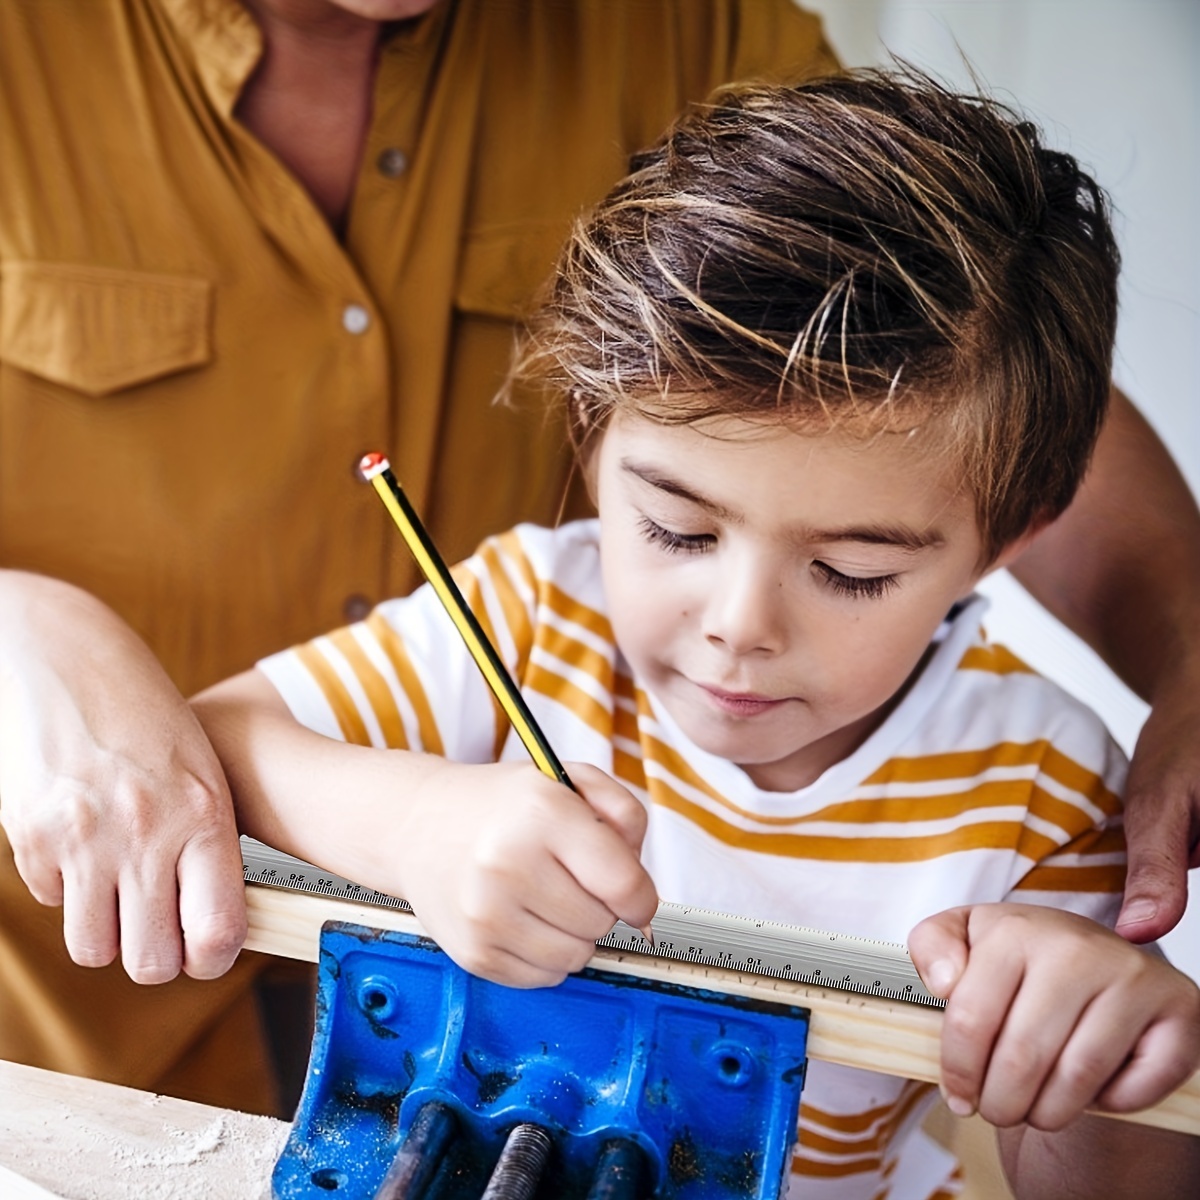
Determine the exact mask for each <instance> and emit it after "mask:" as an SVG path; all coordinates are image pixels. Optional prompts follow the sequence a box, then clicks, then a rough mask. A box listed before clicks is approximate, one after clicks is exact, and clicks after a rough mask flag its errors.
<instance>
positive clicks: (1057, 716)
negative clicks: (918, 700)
mask: <svg viewBox="0 0 1200 1200" xmlns="http://www.w3.org/2000/svg"><path fill="white" fill-rule="evenodd" d="M985 609H986V605H985V604H984V603H973V604H971V605H970V606H969V607H968V608H967V609H966V610H965V611H963V612H961V613H958V614H956V615H953V616H952V617H951V618H950V619H949V622H948V625H949V627H950V630H951V632H948V633H946V634H945V635H944V640H946V641H949V642H951V643H952V645H949V646H947V649H948V650H949V651H950V655H949V658H950V659H951V660H952V663H953V669H952V670H947V671H946V677H945V681H944V687H942V688H941V689H940V691H939V694H938V695H937V696H936V699H934V700H933V701H932V703H931V704H930V706H929V711H928V713H927V720H926V721H925V722H923V723H922V725H923V731H924V734H925V740H928V741H929V742H931V743H936V744H937V746H938V747H939V748H940V749H943V750H944V751H951V750H953V749H955V748H963V749H969V748H973V747H983V746H991V747H994V748H995V752H996V753H997V754H998V755H999V756H1000V757H1003V756H1004V755H1005V754H1010V755H1016V754H1018V753H1020V750H1021V748H1024V751H1025V753H1026V754H1028V753H1035V752H1036V753H1037V754H1038V756H1039V757H1042V758H1044V759H1045V760H1060V759H1061V760H1066V761H1070V762H1073V763H1074V764H1076V765H1077V766H1078V767H1079V768H1080V769H1082V770H1084V771H1086V772H1089V773H1094V774H1095V775H1097V776H1099V777H1101V778H1102V779H1103V780H1104V781H1105V783H1106V784H1107V786H1108V787H1109V788H1110V789H1112V790H1115V791H1118V792H1119V791H1120V790H1121V789H1123V787H1124V782H1125V775H1126V771H1127V761H1126V757H1125V754H1124V752H1123V751H1122V750H1121V748H1120V746H1119V745H1118V744H1117V742H1116V740H1115V739H1114V738H1113V736H1112V734H1111V733H1110V732H1109V730H1108V727H1107V726H1106V725H1105V723H1104V721H1103V719H1102V718H1101V717H1100V715H1099V714H1098V713H1097V712H1096V711H1095V710H1094V709H1093V708H1092V707H1091V706H1090V705H1088V704H1087V703H1086V702H1084V701H1083V700H1081V699H1080V698H1079V697H1077V696H1075V695H1073V694H1072V693H1071V692H1069V691H1067V689H1066V688H1064V687H1062V686H1061V685H1060V684H1058V683H1056V682H1055V681H1054V680H1052V679H1050V678H1048V677H1047V676H1045V675H1042V674H1040V673H1039V672H1038V671H1037V670H1035V669H1034V668H1033V667H1032V666H1030V665H1029V664H1028V663H1026V662H1025V661H1024V660H1023V659H1022V658H1020V657H1019V656H1018V655H1017V654H1015V653H1014V652H1013V651H1012V650H1011V649H1009V647H1008V646H1006V645H1004V644H1003V643H1000V642H993V641H991V640H990V639H989V637H988V635H987V632H986V627H985V624H984V621H983V615H984V612H985ZM959 622H962V623H963V624H962V627H960V628H958V629H957V630H955V629H954V627H955V626H956V625H957V624H958V623H959ZM955 633H956V634H957V636H955ZM949 666H950V663H949V662H948V663H947V667H949Z"/></svg>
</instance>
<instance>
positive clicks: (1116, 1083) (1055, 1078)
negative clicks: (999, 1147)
mask: <svg viewBox="0 0 1200 1200" xmlns="http://www.w3.org/2000/svg"><path fill="white" fill-rule="evenodd" d="M908 945H909V951H910V953H911V954H912V958H913V962H914V964H915V965H916V967H917V970H918V971H919V972H920V974H921V978H922V979H923V980H924V981H925V986H926V987H928V988H929V990H930V991H931V992H932V993H933V994H934V995H935V996H939V997H942V998H944V999H946V1001H947V1004H946V1018H945V1023H944V1025H943V1029H942V1091H943V1093H944V1095H945V1097H946V1104H947V1106H948V1107H949V1108H950V1110H951V1111H952V1112H954V1113H956V1114H957V1115H959V1116H966V1115H968V1114H970V1113H972V1112H975V1111H978V1112H979V1113H980V1114H981V1115H982V1116H983V1117H984V1119H985V1120H987V1121H990V1122H991V1123H992V1124H993V1125H999V1126H1002V1127H1003V1126H1010V1125H1016V1124H1018V1123H1020V1122H1028V1123H1029V1124H1030V1125H1032V1126H1034V1127H1035V1128H1037V1129H1043V1130H1048V1131H1054V1130H1059V1129H1062V1128H1063V1127H1064V1126H1065V1125H1067V1124H1069V1123H1070V1122H1071V1121H1073V1120H1074V1119H1075V1118H1076V1117H1078V1116H1079V1115H1080V1114H1081V1113H1082V1112H1083V1111H1084V1110H1085V1109H1086V1108H1089V1107H1096V1108H1101V1109H1107V1110H1109V1111H1112V1112H1131V1111H1134V1110H1136V1109H1139V1108H1145V1107H1147V1106H1148V1105H1151V1104H1154V1103H1156V1102H1157V1101H1158V1100H1160V1099H1162V1098H1163V1097H1164V1096H1166V1095H1167V1094H1168V1093H1170V1092H1172V1091H1174V1089H1175V1088H1177V1087H1178V1086H1179V1085H1180V1084H1181V1083H1183V1081H1184V1080H1185V1079H1186V1078H1187V1077H1188V1076H1189V1075H1190V1074H1191V1072H1192V1071H1193V1070H1194V1069H1195V1068H1196V1065H1197V1062H1200V990H1197V988H1196V985H1195V984H1194V983H1192V981H1191V980H1190V979H1188V978H1187V977H1186V976H1185V975H1182V974H1180V972H1178V971H1176V970H1175V969H1174V967H1172V966H1170V964H1168V963H1167V962H1165V961H1163V960H1162V959H1161V958H1158V957H1156V956H1154V955H1152V954H1149V953H1146V952H1145V951H1142V950H1138V949H1137V948H1136V947H1134V946H1131V945H1129V944H1128V943H1126V942H1124V941H1122V939H1121V938H1119V937H1117V935H1116V934H1114V933H1111V932H1110V931H1109V930H1107V929H1105V928H1104V927H1103V926H1101V925H1098V924H1097V923H1096V922H1094V921H1090V920H1088V919H1086V918H1085V917H1080V916H1076V915H1075V914H1073V913H1067V912H1062V911H1060V910H1058V909H1052V908H1043V907H1040V906H1036V905H1027V904H979V905H974V906H968V907H964V908H954V909H950V910H949V911H948V912H944V913H939V914H938V915H937V916H934V917H930V918H928V919H927V920H925V921H922V922H921V924H920V925H918V926H917V927H916V928H915V929H914V930H913V931H912V933H911V935H910V936H909V942H908Z"/></svg>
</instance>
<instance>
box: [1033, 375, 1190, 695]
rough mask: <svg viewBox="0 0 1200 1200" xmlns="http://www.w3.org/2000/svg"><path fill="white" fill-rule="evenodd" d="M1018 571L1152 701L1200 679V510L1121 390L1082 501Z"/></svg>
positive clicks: (1115, 394)
mask: <svg viewBox="0 0 1200 1200" xmlns="http://www.w3.org/2000/svg"><path fill="white" fill-rule="evenodd" d="M1011 569H1012V573H1013V574H1014V575H1015V576H1016V577H1017V579H1019V580H1020V582H1021V583H1022V585H1023V586H1024V587H1025V588H1027V589H1028V591H1029V592H1030V593H1031V594H1032V595H1033V596H1034V597H1035V599H1037V600H1038V601H1039V602H1040V603H1041V604H1042V605H1043V606H1044V607H1045V608H1047V609H1048V610H1049V611H1050V612H1051V613H1053V614H1054V616H1056V617H1058V619H1059V620H1061V621H1062V622H1063V623H1064V624H1065V625H1067V626H1068V628H1070V629H1072V630H1073V631H1074V632H1075V633H1077V634H1078V635H1079V636H1080V637H1081V638H1083V639H1084V641H1086V642H1087V643H1088V644H1089V645H1090V646H1092V648H1093V649H1095V650H1096V652H1097V653H1098V654H1099V655H1100V656H1101V657H1102V658H1103V659H1104V660H1105V662H1107V663H1108V665H1109V666H1110V667H1111V668H1112V669H1113V670H1114V671H1115V672H1116V674H1117V675H1119V676H1120V677H1121V679H1122V680H1124V681H1125V683H1127V684H1128V685H1129V686H1130V687H1131V688H1132V689H1133V690H1134V691H1135V692H1137V693H1138V694H1139V695H1140V696H1142V697H1143V698H1144V699H1146V700H1148V701H1150V702H1151V703H1154V702H1155V700H1156V697H1157V696H1158V695H1159V694H1160V693H1161V692H1162V690H1163V689H1164V688H1167V687H1173V686H1175V681H1176V678H1177V676H1179V675H1180V673H1181V672H1182V673H1186V674H1189V675H1192V676H1200V508H1198V507H1197V504H1196V500H1195V498H1194V497H1193V496H1192V494H1191V492H1190V491H1189V489H1188V486H1187V483H1186V481H1185V480H1184V478H1183V475H1182V474H1181V472H1180V471H1179V468H1178V467H1177V466H1176V465H1175V463H1174V462H1173V461H1172V459H1171V456H1170V454H1169V453H1168V452H1167V450H1166V447H1165V446H1164V445H1163V444H1162V442H1161V441H1160V440H1159V439H1158V437H1157V435H1156V434H1155V433H1154V431H1153V430H1152V429H1151V428H1150V426H1149V425H1148V424H1147V422H1146V420H1145V419H1144V418H1143V417H1142V416H1141V414H1140V413H1139V412H1138V411H1137V410H1136V409H1135V408H1134V407H1133V405H1132V404H1131V403H1130V402H1129V401H1128V400H1127V399H1126V398H1125V397H1124V396H1123V395H1122V394H1121V393H1120V392H1119V391H1117V390H1116V389H1115V388H1114V390H1113V397H1112V407H1111V410H1110V413H1109V417H1108V420H1107V422H1106V423H1105V427H1104V430H1103V432H1102V434H1101V436H1100V440H1099V443H1098V444H1097V447H1096V453H1095V457H1094V459H1093V462H1092V466H1091V469H1090V471H1089V473H1088V476H1087V479H1086V480H1085V482H1084V485H1083V487H1082V488H1081V489H1080V491H1079V494H1078V496H1077V497H1076V499H1075V502H1074V503H1073V504H1072V505H1071V507H1070V508H1069V509H1068V510H1067V512H1066V513H1064V514H1063V516H1062V517H1060V518H1059V519H1058V520H1057V521H1056V522H1055V523H1054V524H1053V525H1051V526H1049V527H1048V528H1047V529H1046V530H1045V531H1044V532H1043V533H1042V534H1040V535H1039V536H1038V537H1037V538H1036V539H1035V540H1034V541H1033V543H1032V544H1031V545H1030V547H1029V549H1028V550H1027V551H1026V552H1025V553H1024V554H1022V555H1021V557H1020V558H1019V559H1017V560H1016V562H1015V563H1014V564H1013V566H1012V568H1011Z"/></svg>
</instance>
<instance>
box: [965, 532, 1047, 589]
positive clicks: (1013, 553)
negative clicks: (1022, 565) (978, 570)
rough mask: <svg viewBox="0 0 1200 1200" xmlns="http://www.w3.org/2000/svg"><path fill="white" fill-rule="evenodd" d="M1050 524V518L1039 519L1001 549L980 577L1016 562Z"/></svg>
mask: <svg viewBox="0 0 1200 1200" xmlns="http://www.w3.org/2000/svg"><path fill="white" fill-rule="evenodd" d="M1050 524H1051V522H1050V521H1048V520H1039V521H1037V522H1036V523H1035V524H1033V525H1031V526H1030V527H1029V528H1028V529H1027V530H1026V531H1025V532H1024V533H1023V534H1021V536H1020V537H1019V538H1016V539H1015V540H1014V541H1011V542H1009V543H1008V545H1007V546H1005V547H1004V549H1003V550H1001V551H1000V553H999V554H997V555H996V557H995V558H994V559H993V560H992V561H991V562H990V563H988V565H987V566H986V567H984V569H983V573H982V574H981V575H980V579H982V578H983V576H984V575H990V574H991V573H992V572H993V571H999V570H1001V569H1002V568H1004V567H1007V566H1008V565H1009V564H1010V563H1014V562H1016V561H1017V559H1018V558H1020V557H1021V555H1022V554H1024V553H1025V551H1026V550H1028V549H1029V546H1030V544H1031V543H1032V542H1033V541H1034V539H1035V538H1036V537H1037V536H1038V534H1040V533H1041V532H1042V530H1043V529H1045V528H1046V526H1047V525H1050Z"/></svg>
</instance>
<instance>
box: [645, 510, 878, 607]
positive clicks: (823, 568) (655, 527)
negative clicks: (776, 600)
mask: <svg viewBox="0 0 1200 1200" xmlns="http://www.w3.org/2000/svg"><path fill="white" fill-rule="evenodd" d="M638 526H639V528H640V529H641V532H642V536H643V537H644V538H645V539H646V540H647V541H648V542H651V543H652V544H654V545H656V546H661V547H662V548H663V549H664V550H667V551H669V552H671V553H672V554H703V553H704V552H705V551H706V550H708V549H709V547H710V546H712V544H713V542H714V541H715V540H716V539H715V538H714V537H713V535H712V534H711V533H690V534H689V533H676V532H675V531H674V530H673V529H667V528H666V527H665V526H662V525H660V524H659V523H658V522H657V521H652V520H651V519H650V518H649V517H642V518H641V520H640V521H639V522H638ZM813 566H814V567H816V568H817V570H819V571H820V572H821V574H822V575H823V576H824V577H825V581H826V582H827V583H828V584H829V586H830V587H832V588H833V589H834V590H835V591H838V592H841V593H842V594H843V595H846V596H853V597H855V598H856V599H865V600H878V599H879V598H880V597H881V596H885V595H887V593H888V592H890V591H891V590H892V588H894V587H895V586H896V584H897V582H898V579H897V577H896V576H895V575H872V576H868V577H867V578H859V577H858V576H856V575H843V574H842V572H841V571H837V570H835V569H834V568H833V567H831V566H829V564H828V563H823V562H814V563H813Z"/></svg>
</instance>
